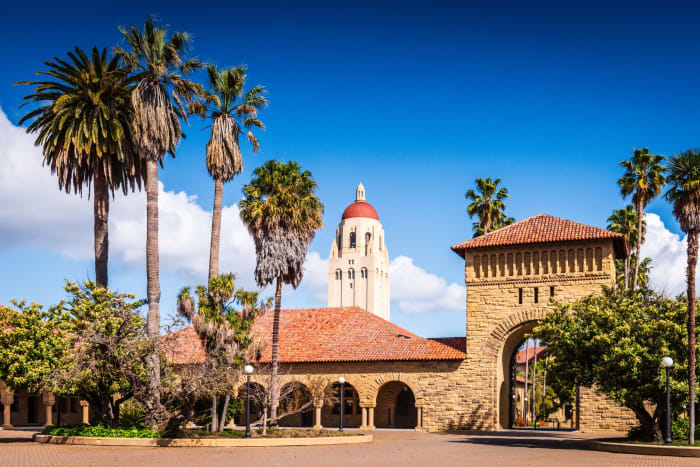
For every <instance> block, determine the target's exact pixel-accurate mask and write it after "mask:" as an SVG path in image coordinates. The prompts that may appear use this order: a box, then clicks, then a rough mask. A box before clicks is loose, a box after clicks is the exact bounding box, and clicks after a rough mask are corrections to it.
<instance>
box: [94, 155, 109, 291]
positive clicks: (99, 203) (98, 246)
mask: <svg viewBox="0 0 700 467" xmlns="http://www.w3.org/2000/svg"><path fill="white" fill-rule="evenodd" d="M94 184H95V185H94V186H95V193H94V199H93V211H94V217H95V219H94V221H95V222H94V231H95V282H96V283H97V285H98V286H99V287H107V281H108V275H107V263H108V260H109V224H108V221H109V189H108V188H107V178H106V177H105V174H104V172H103V171H102V170H101V168H100V167H98V168H97V169H96V170H95V177H94Z"/></svg>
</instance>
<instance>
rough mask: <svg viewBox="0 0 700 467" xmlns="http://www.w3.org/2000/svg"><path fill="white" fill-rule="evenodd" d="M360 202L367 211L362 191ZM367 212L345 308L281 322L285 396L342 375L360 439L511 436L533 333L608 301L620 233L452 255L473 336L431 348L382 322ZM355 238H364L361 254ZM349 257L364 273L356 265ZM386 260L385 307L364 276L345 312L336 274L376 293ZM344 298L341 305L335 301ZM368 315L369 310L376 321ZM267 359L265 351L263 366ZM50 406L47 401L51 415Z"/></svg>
mask: <svg viewBox="0 0 700 467" xmlns="http://www.w3.org/2000/svg"><path fill="white" fill-rule="evenodd" d="M355 203H366V201H365V200H364V187H362V185H360V186H359V187H358V190H357V192H356V201H355ZM355 203H353V204H351V206H353V205H355ZM366 204H368V203H366ZM356 207H357V206H356ZM370 207H371V206H370ZM360 208H362V209H361V210H360V209H358V210H354V209H353V216H343V217H344V219H342V220H341V225H340V226H339V228H338V232H339V236H338V238H336V240H335V243H334V245H333V246H332V247H331V252H332V253H331V260H330V261H329V303H330V304H337V305H339V306H333V307H328V308H316V309H300V310H282V312H281V325H280V361H281V370H280V374H281V378H280V379H281V380H282V381H281V386H284V385H286V384H289V383H294V384H296V385H299V387H300V388H302V389H304V390H306V389H309V388H310V387H311V386H313V384H314V381H315V380H317V379H318V378H325V380H326V381H327V384H333V383H334V382H335V381H337V380H338V377H340V376H343V377H344V378H345V380H346V381H347V392H346V393H345V395H346V405H345V407H344V410H345V413H346V418H345V419H344V420H345V423H346V425H347V426H353V425H354V426H359V427H361V428H363V429H373V428H375V427H382V426H396V427H406V426H414V427H415V428H416V429H418V430H429V431H438V430H448V429H480V430H493V429H500V428H507V427H508V426H509V413H510V409H511V406H510V404H509V401H508V399H509V395H510V394H511V388H510V384H511V383H510V378H509V377H507V376H506V375H508V371H509V370H508V365H509V363H510V358H511V356H512V354H513V352H514V351H515V349H516V347H517V346H518V344H519V343H520V342H521V341H522V339H523V336H524V334H525V333H527V332H528V331H530V330H531V329H532V328H533V327H534V325H535V323H536V321H537V320H538V319H540V318H542V317H543V316H544V315H545V314H546V313H547V312H548V311H550V310H551V306H550V305H549V298H550V297H554V298H555V299H557V300H558V301H560V302H570V301H572V300H575V299H578V298H580V297H583V296H585V295H587V294H590V293H597V292H599V291H600V288H601V286H602V285H608V286H612V285H613V284H614V280H615V259H616V258H623V257H625V255H626V254H627V248H626V245H625V242H624V240H623V237H622V236H620V235H617V234H614V233H612V232H609V231H606V230H603V229H599V228H596V227H592V226H588V225H584V224H580V223H577V222H573V221H570V220H566V219H561V218H557V217H553V216H549V215H545V214H540V215H536V216H533V217H530V218H528V219H525V220H522V221H520V222H517V223H514V224H512V225H511V226H508V227H504V228H502V229H500V230H497V231H494V232H491V233H489V234H487V235H484V236H481V237H478V238H475V239H471V240H468V241H466V242H463V243H460V244H458V245H455V246H453V247H452V250H453V251H454V252H455V253H457V254H458V255H459V256H460V257H461V258H463V260H464V263H463V264H464V268H465V269H464V270H465V283H466V286H467V303H466V314H467V324H466V329H465V330H464V332H463V333H461V335H459V336H457V337H450V338H436V339H426V338H423V337H420V336H418V335H416V334H413V333H411V332H409V331H406V330H404V329H402V328H400V327H398V326H396V325H394V324H392V323H391V322H390V321H389V320H388V319H385V318H384V317H383V315H385V316H386V318H388V303H389V300H390V297H389V294H388V287H389V276H388V273H389V269H388V254H387V253H386V245H385V244H384V241H385V240H384V233H383V230H382V228H381V224H379V221H378V216H377V215H376V211H375V210H374V209H373V208H372V209H371V210H369V209H367V206H364V205H360ZM346 211H347V210H346ZM367 213H369V214H367ZM362 216H365V217H362ZM351 232H355V249H354V250H352V251H350V250H351V249H350V248H349V246H350V241H351V238H350V233H351ZM367 232H370V233H371V238H370V242H367V243H362V242H361V241H359V240H360V239H361V238H363V237H362V235H364V234H366V233H367ZM358 236H359V238H358ZM346 242H347V245H348V248H347V250H346V247H345V246H344V245H345V244H346ZM380 246H381V249H380ZM367 248H369V249H368V250H367V254H364V249H367ZM334 251H335V252H336V253H337V255H336V256H333V252H334ZM350 259H353V260H354V261H357V263H354V264H350V263H349V261H350ZM365 261H366V263H365ZM379 261H383V263H382V264H383V266H384V269H383V272H384V273H386V276H385V277H384V278H383V279H382V278H378V276H375V277H376V278H378V279H381V281H384V282H380V281H379V280H377V281H375V282H374V283H373V285H372V287H371V289H372V290H374V291H376V289H377V288H378V287H386V291H385V292H386V294H385V297H384V298H382V300H383V301H379V302H377V301H375V300H369V297H370V288H367V287H366V288H364V289H361V288H358V287H357V281H358V271H359V270H360V269H358V268H355V274H356V276H355V282H354V283H352V282H347V285H348V288H349V284H350V283H352V284H353V287H352V288H353V289H354V290H357V291H360V290H364V292H361V293H356V294H353V295H352V296H351V297H352V300H354V301H348V302H346V299H347V300H350V299H349V298H347V297H346V295H345V294H344V292H343V293H342V294H340V295H338V294H337V291H338V289H333V288H332V287H333V286H332V285H331V284H330V282H331V281H336V279H335V270H336V269H340V270H341V271H342V273H343V277H344V279H342V280H341V279H337V281H338V282H342V285H341V287H344V286H345V285H346V282H344V281H345V278H347V271H348V269H349V268H350V266H356V267H360V268H361V267H363V265H364V266H365V267H367V269H368V276H367V282H368V283H369V282H370V279H371V277H372V276H371V272H369V271H370V267H373V268H375V273H376V272H377V268H378V266H376V264H378V263H377V262H379ZM370 264H371V266H370ZM351 279H352V276H351ZM360 279H361V277H360ZM347 290H348V289H345V291H347ZM331 292H332V293H333V297H331ZM375 296H376V295H375ZM338 297H340V298H339V299H340V300H342V301H341V302H336V301H331V300H337V299H338ZM363 298H364V299H365V303H363V302H362V301H363ZM340 305H342V306H340ZM370 306H373V307H374V308H372V312H370V311H367V308H370ZM364 307H367V308H364ZM385 307H386V308H385ZM253 334H254V336H255V339H264V340H265V341H266V342H268V343H270V342H271V340H272V313H267V314H264V315H261V316H259V317H258V318H257V319H256V321H255V323H254V325H253ZM175 342H176V344H177V345H176V346H175V348H174V349H173V352H172V354H171V357H172V359H173V361H174V362H175V363H178V364H187V363H193V362H197V361H199V359H201V358H202V349H201V346H200V345H199V341H198V338H197V336H196V334H195V333H194V331H193V330H192V329H191V328H187V329H184V330H182V331H180V332H178V334H177V339H175ZM269 360H270V346H269V345H268V346H267V348H266V350H265V352H264V353H263V355H262V358H261V362H263V363H265V362H269ZM253 379H254V380H255V382H256V383H258V384H263V385H265V384H267V382H268V381H269V379H267V378H266V377H265V376H264V375H255V376H254V377H253ZM0 393H1V394H0V396H2V402H3V404H8V403H9V404H12V403H13V401H16V400H18V397H17V395H16V394H15V397H14V399H13V398H12V393H11V392H10V391H7V390H6V389H5V388H4V387H2V386H0ZM21 397H26V395H23V396H21ZM22 404H23V403H22V402H20V404H19V405H18V406H19V407H21V406H22ZM49 404H50V405H49ZM53 404H54V401H53V399H52V397H51V396H47V398H46V406H47V407H50V406H53ZM47 410H50V409H47ZM4 413H5V414H8V415H7V417H6V418H5V423H7V424H9V423H10V416H11V414H12V411H11V410H10V409H9V407H7V406H6V408H5V412H4ZM50 413H51V412H47V414H50ZM575 413H576V420H575V427H576V428H578V429H580V430H585V431H624V430H626V429H627V428H629V427H630V426H632V425H634V424H635V423H636V422H635V417H634V415H633V414H632V412H631V411H629V410H626V409H623V408H621V407H619V406H617V405H615V404H613V403H612V402H611V401H609V400H607V399H606V398H605V397H603V396H601V395H600V394H597V393H596V392H595V391H594V390H592V389H589V388H580V390H579V392H578V402H577V407H576V409H575ZM306 415H308V416H305V417H299V418H298V419H297V421H296V422H294V421H293V420H290V421H288V422H290V423H292V422H293V423H298V424H313V426H315V427H320V426H337V424H338V418H339V411H338V406H337V403H335V404H327V403H324V400H321V399H319V400H314V401H313V411H312V413H311V414H306ZM16 419H17V420H19V418H17V417H16Z"/></svg>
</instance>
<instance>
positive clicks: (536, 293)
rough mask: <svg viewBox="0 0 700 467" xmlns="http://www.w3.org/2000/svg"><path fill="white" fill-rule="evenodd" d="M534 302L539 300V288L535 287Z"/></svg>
mask: <svg viewBox="0 0 700 467" xmlns="http://www.w3.org/2000/svg"><path fill="white" fill-rule="evenodd" d="M534 290H535V303H538V302H539V301H540V288H539V287H535V289H534Z"/></svg>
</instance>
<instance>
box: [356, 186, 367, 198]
mask: <svg viewBox="0 0 700 467" xmlns="http://www.w3.org/2000/svg"><path fill="white" fill-rule="evenodd" d="M355 201H365V186H364V185H363V184H362V182H360V184H359V185H357V190H356V191H355Z"/></svg>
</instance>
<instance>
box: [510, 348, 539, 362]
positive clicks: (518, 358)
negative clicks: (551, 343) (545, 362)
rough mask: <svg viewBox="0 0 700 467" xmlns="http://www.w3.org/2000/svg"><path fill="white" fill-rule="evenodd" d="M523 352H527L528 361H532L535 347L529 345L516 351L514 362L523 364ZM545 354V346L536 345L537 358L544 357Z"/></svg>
mask: <svg viewBox="0 0 700 467" xmlns="http://www.w3.org/2000/svg"><path fill="white" fill-rule="evenodd" d="M525 352H527V355H528V357H529V360H530V361H533V360H534V359H535V348H534V347H530V348H529V349H523V350H521V351H520V352H518V355H517V356H516V357H515V361H516V363H519V364H525ZM546 355H547V347H537V359H538V360H539V359H541V358H543V357H545V356H546Z"/></svg>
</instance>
